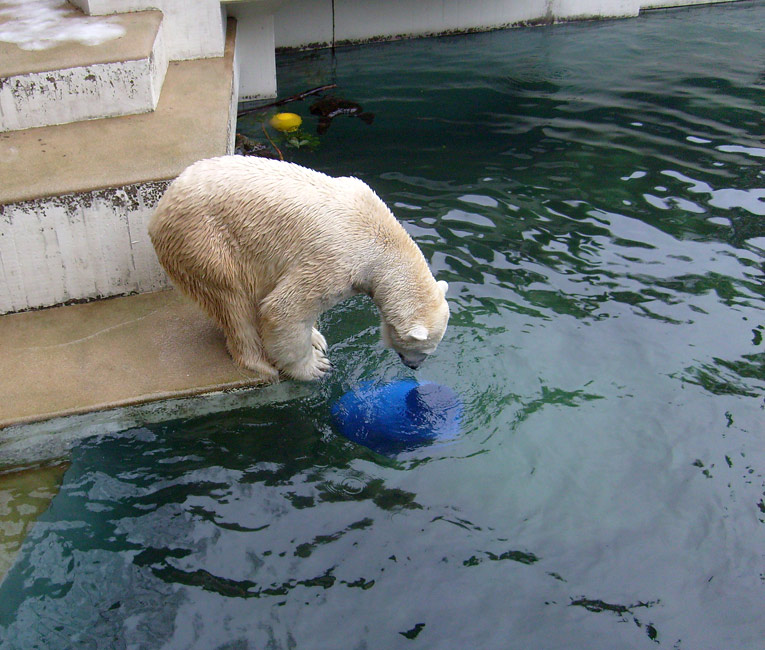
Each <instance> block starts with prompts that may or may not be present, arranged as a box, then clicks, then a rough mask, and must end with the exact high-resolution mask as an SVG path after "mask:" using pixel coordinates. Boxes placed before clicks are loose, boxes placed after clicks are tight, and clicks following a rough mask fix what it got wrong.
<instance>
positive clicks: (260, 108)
mask: <svg viewBox="0 0 765 650" xmlns="http://www.w3.org/2000/svg"><path fill="white" fill-rule="evenodd" d="M332 88H337V84H327V85H326V86H317V87H316V88H311V89H310V90H304V91H303V92H302V93H298V94H297V95H292V96H291V97H285V98H284V99H279V100H277V101H275V102H271V103H269V104H262V105H260V106H254V107H253V108H246V109H245V110H243V111H239V112H238V113H237V114H236V116H237V117H242V115H248V114H250V113H255V112H257V111H263V110H265V109H267V108H273V107H274V106H283V105H284V104H289V103H290V102H298V101H302V100H304V99H305V98H306V97H310V96H311V95H316V94H317V93H321V92H324V91H325V90H330V89H332Z"/></svg>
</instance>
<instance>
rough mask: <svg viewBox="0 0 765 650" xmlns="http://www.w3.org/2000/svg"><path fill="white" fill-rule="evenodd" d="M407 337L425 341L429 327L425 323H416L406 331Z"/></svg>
mask: <svg viewBox="0 0 765 650" xmlns="http://www.w3.org/2000/svg"><path fill="white" fill-rule="evenodd" d="M406 335H407V337H408V338H410V339H414V340H415V341H425V340H427V338H428V329H427V327H425V326H423V325H415V326H414V327H413V328H412V329H410V330H409V331H408V332H407V333H406Z"/></svg>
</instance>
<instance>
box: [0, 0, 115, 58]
mask: <svg viewBox="0 0 765 650" xmlns="http://www.w3.org/2000/svg"><path fill="white" fill-rule="evenodd" d="M0 18H3V19H5V20H6V21H7V22H2V23H0V41H4V42H6V43H15V44H16V45H18V46H19V47H20V48H21V49H22V50H46V49H48V48H51V47H55V46H56V45H60V44H61V43H64V42H67V41H76V42H79V43H82V44H83V45H100V44H101V43H104V42H106V41H110V40H113V39H115V38H119V37H120V36H123V35H124V34H125V28H124V27H122V25H118V24H115V23H114V22H113V21H112V19H109V18H102V17H91V16H81V15H78V14H77V13H75V11H74V9H73V7H72V5H70V4H69V3H68V2H66V0H2V2H1V3H0Z"/></svg>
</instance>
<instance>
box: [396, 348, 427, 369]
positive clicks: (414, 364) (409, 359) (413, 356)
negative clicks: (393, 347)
mask: <svg viewBox="0 0 765 650" xmlns="http://www.w3.org/2000/svg"><path fill="white" fill-rule="evenodd" d="M398 356H399V359H401V362H402V363H403V364H404V365H405V366H406V367H407V368H411V369H412V370H417V368H419V367H420V366H421V365H422V362H423V361H425V359H427V358H428V355H427V354H424V353H422V352H411V353H409V354H407V355H406V356H404V355H403V354H401V352H399V353H398Z"/></svg>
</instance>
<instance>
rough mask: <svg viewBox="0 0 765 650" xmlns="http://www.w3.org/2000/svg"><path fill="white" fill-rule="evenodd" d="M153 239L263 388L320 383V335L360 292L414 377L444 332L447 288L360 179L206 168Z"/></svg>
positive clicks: (176, 184)
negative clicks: (324, 316) (328, 316)
mask: <svg viewBox="0 0 765 650" xmlns="http://www.w3.org/2000/svg"><path fill="white" fill-rule="evenodd" d="M149 235H150V237H151V241H152V243H153V245H154V248H155V250H156V252H157V256H158V258H159V261H160V263H161V264H162V266H163V267H164V268H165V270H166V271H167V273H168V274H169V276H170V278H171V279H172V280H173V282H174V283H175V284H176V285H177V286H178V287H179V288H180V289H181V290H182V291H183V292H184V293H186V294H187V295H189V296H190V297H191V298H193V299H194V300H196V301H197V302H198V303H199V304H200V305H201V306H202V308H203V309H204V310H205V311H206V312H207V313H208V314H209V315H210V316H211V317H212V318H213V319H214V320H215V321H216V322H217V323H218V325H219V326H220V327H221V329H222V330H223V333H224V335H225V338H226V345H227V348H228V351H229V353H230V354H231V356H232V357H233V359H234V361H236V362H237V363H238V364H239V365H241V366H243V367H244V368H247V369H249V370H251V371H252V372H254V373H256V374H257V375H259V376H260V377H261V378H262V379H263V380H264V381H269V382H272V381H277V380H278V378H279V374H280V373H282V374H283V375H286V376H287V377H292V378H294V379H299V380H312V379H319V378H320V377H322V376H323V375H324V374H325V373H326V372H327V371H328V370H329V368H330V363H329V361H328V359H327V356H326V352H327V342H326V340H325V339H324V336H322V334H321V333H320V332H319V331H318V330H317V329H316V328H315V327H314V324H315V323H316V320H317V318H318V316H319V315H320V314H321V313H322V312H324V311H326V310H327V309H329V308H330V307H332V306H333V305H335V304H336V303H338V302H340V301H341V300H344V299H345V298H348V297H349V296H351V295H354V294H357V293H362V292H363V293H366V294H368V295H369V296H370V297H371V298H372V300H373V301H374V302H375V304H376V305H377V307H378V309H379V311H380V314H381V331H382V338H383V342H384V343H385V344H386V345H387V346H388V347H391V348H393V349H394V350H395V351H396V352H397V353H398V354H399V356H400V357H401V360H402V361H403V362H404V364H406V365H407V366H409V367H411V368H417V367H418V366H419V365H420V364H421V363H422V362H423V360H424V359H425V358H426V357H427V356H428V355H429V354H431V353H432V352H433V351H434V350H435V349H436V346H437V345H438V343H439V342H440V341H441V339H442V337H443V335H444V331H445V330H446V325H447V322H448V320H449V306H448V304H447V302H446V299H445V294H446V290H447V284H446V282H443V281H440V282H437V281H436V280H435V278H434V277H433V275H432V273H431V272H430V269H429V268H428V265H427V263H426V261H425V258H424V257H423V255H422V252H421V251H420V249H419V248H418V247H417V245H416V244H415V243H414V242H413V241H412V239H411V238H410V237H409V235H408V234H407V233H406V231H405V230H404V228H403V227H402V226H401V224H400V223H399V222H398V221H397V220H396V218H395V217H394V216H393V214H392V213H391V211H390V210H389V209H388V208H387V206H386V205H385V203H383V201H382V200H380V198H379V197H378V196H377V195H376V194H375V193H374V192H373V191H372V189H371V188H370V187H369V186H368V185H366V184H365V183H364V182H362V181H360V180H359V179H357V178H351V177H343V178H333V177H330V176H327V175H325V174H322V173H320V172H317V171H313V170H310V169H307V168H305V167H301V166H299V165H296V164H294V163H289V162H282V161H277V160H270V159H266V158H256V157H244V156H223V157H220V158H210V159H207V160H202V161H199V162H197V163H194V164H193V165H191V166H190V167H188V168H187V169H186V170H185V171H184V172H183V173H182V174H181V175H180V176H179V177H178V178H177V179H175V181H173V182H172V183H171V184H170V186H169V187H168V189H167V191H166V192H165V194H164V196H163V197H162V199H161V200H160V202H159V204H158V206H157V210H156V212H155V213H154V215H153V216H152V219H151V221H150V223H149Z"/></svg>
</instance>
